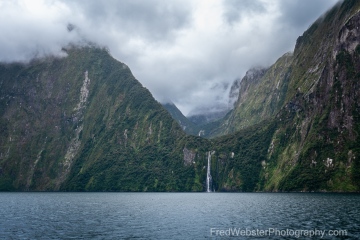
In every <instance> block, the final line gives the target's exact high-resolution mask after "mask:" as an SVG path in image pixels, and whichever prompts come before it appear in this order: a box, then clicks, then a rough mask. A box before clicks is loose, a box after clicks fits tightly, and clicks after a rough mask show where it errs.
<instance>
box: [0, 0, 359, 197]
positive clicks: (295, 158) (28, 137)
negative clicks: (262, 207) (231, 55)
mask: <svg viewBox="0 0 360 240" xmlns="http://www.w3.org/2000/svg"><path fill="white" fill-rule="evenodd" d="M359 9H360V2H359V1H355V0H345V1H343V2H341V3H339V4H338V5H336V6H335V7H334V8H333V9H331V10H330V11H329V12H327V13H326V14H325V15H324V16H322V17H321V18H319V19H318V20H317V21H316V22H315V23H314V24H313V25H312V26H311V27H310V28H309V29H308V30H307V31H306V32H305V33H304V34H303V35H302V36H301V37H299V38H298V40H297V43H296V47H295V50H294V52H293V53H292V54H285V55H284V56H282V57H281V58H280V59H279V60H278V61H277V62H276V63H275V64H274V65H272V66H270V67H269V68H267V69H261V68H258V69H253V70H250V71H249V72H248V73H247V74H246V76H245V77H244V79H243V80H242V81H241V83H240V90H239V98H238V100H237V102H236V104H235V108H234V109H233V111H232V112H230V113H229V114H228V115H227V116H226V117H225V118H224V119H223V120H220V121H217V122H216V124H214V125H212V127H211V128H209V129H210V130H211V131H212V134H213V136H220V137H216V138H213V139H211V140H208V139H204V138H201V137H196V136H187V135H186V134H185V133H184V131H183V130H182V128H181V126H180V125H179V124H178V123H177V122H176V121H175V120H173V119H172V117H171V116H170V114H169V113H168V112H167V111H166V110H165V108H164V107H163V106H162V105H161V104H160V103H158V102H157V101H156V100H155V99H154V98H153V97H152V95H151V93H150V92H149V91H148V90H147V89H146V88H144V87H143V86H142V85H141V84H140V83H139V82H138V81H137V80H136V79H135V78H134V77H133V75H132V73H131V71H130V69H129V68H128V67H127V66H126V65H125V64H123V63H121V62H118V61H117V60H115V59H114V58H112V57H111V56H110V54H109V53H108V51H106V50H105V49H102V48H99V47H96V46H91V45H88V46H82V47H79V46H69V47H66V48H64V51H65V52H66V53H67V56H66V57H63V58H56V57H48V58H44V59H35V60H33V61H31V62H29V63H26V64H24V63H23V64H20V63H8V64H5V63H3V64H1V65H0V190H12V191H14V190H16V191H30V190H35V191H44V190H48V191H56V190H61V191H205V189H206V175H207V169H206V168H207V159H208V156H209V152H210V153H211V156H210V162H211V171H210V173H211V176H212V178H211V179H212V184H211V188H212V189H214V190H216V191H359V189H360V139H359V133H360V132H359V131H360V115H359V111H360V106H359V100H358V99H359V94H360V93H359V90H360V89H359V79H360V61H359V56H360V45H359V42H360V41H359V40H360V31H359V26H360V13H359ZM224 134H226V135H224ZM221 135H222V136H221Z"/></svg>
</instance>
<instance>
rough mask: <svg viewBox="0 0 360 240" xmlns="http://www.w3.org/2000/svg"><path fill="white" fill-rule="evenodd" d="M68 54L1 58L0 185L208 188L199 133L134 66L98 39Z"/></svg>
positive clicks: (26, 187)
mask: <svg viewBox="0 0 360 240" xmlns="http://www.w3.org/2000/svg"><path fill="white" fill-rule="evenodd" d="M64 51H65V52H66V53H67V55H68V56H67V57H64V58H55V57H49V58H46V59H37V60H33V61H31V62H30V63H27V64H20V63H19V64H18V63H13V64H1V65H0V86H1V88H0V121H1V123H0V126H1V129H0V132H1V134H0V146H1V148H0V189H1V190H20V191H23V190H66V191H69V190H71V191H74V190H76V191H83V190H87V191H115V190H116V191H192V190H193V191H202V190H203V188H204V186H203V184H204V183H203V182H201V181H200V180H201V179H205V177H204V176H202V177H199V176H197V174H206V170H203V169H202V167H203V165H202V164H201V163H202V162H201V161H199V162H197V164H195V163H193V161H197V159H198V157H197V156H195V153H193V152H191V150H188V149H187V148H186V147H187V146H191V144H192V143H191V142H192V141H198V140H197V139H196V138H189V137H187V136H186V135H185V134H184V132H183V131H182V129H181V128H180V126H179V125H178V124H177V123H176V122H175V121H174V120H173V119H172V118H171V116H170V115H169V114H168V112H167V111H166V110H165V109H164V108H163V107H162V106H161V104H160V103H158V102H157V101H156V100H155V99H154V98H153V97H152V95H151V93H150V92H149V91H148V90H147V89H146V88H144V87H143V86H142V85H141V84H140V83H139V82H138V81H137V80H136V79H135V78H134V77H133V75H132V73H131V71H130V69H129V68H128V67H127V66H126V65H125V64H123V63H121V62H118V61H116V60H115V59H113V58H112V57H111V56H110V55H109V53H108V52H107V51H106V50H105V49H101V48H99V47H96V46H86V47H69V48H66V49H64ZM200 142H203V141H202V140H201V141H200ZM202 146H203V147H204V148H205V150H206V143H203V144H202ZM196 148H197V149H199V148H200V147H198V146H196ZM205 150H204V152H205ZM185 154H188V155H187V157H184V155H185ZM204 163H205V158H204ZM196 169H199V170H198V171H196V174H195V170H196Z"/></svg>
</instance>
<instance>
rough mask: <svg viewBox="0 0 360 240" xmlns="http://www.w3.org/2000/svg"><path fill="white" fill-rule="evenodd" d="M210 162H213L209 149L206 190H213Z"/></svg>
mask: <svg viewBox="0 0 360 240" xmlns="http://www.w3.org/2000/svg"><path fill="white" fill-rule="evenodd" d="M210 162H211V152H210V151H209V152H208V164H207V174H206V192H211V174H210Z"/></svg>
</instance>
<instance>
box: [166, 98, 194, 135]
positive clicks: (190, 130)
mask: <svg viewBox="0 0 360 240" xmlns="http://www.w3.org/2000/svg"><path fill="white" fill-rule="evenodd" d="M162 105H163V107H164V108H165V109H166V110H167V111H168V112H169V113H170V115H171V116H172V117H173V119H174V120H175V121H177V122H178V123H179V125H180V126H181V128H182V129H183V130H184V131H185V132H186V133H187V134H190V135H195V136H197V135H198V134H199V128H198V126H197V125H195V124H194V123H193V122H191V121H190V120H189V119H187V118H186V117H185V116H184V115H183V114H182V112H181V111H180V110H179V109H178V108H177V107H176V105H175V104H174V103H164V104H162Z"/></svg>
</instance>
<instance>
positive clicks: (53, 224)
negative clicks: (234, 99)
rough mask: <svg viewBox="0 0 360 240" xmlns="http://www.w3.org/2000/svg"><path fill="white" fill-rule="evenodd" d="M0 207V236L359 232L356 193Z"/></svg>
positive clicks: (9, 197) (161, 197)
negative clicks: (270, 230)
mask: <svg viewBox="0 0 360 240" xmlns="http://www.w3.org/2000/svg"><path fill="white" fill-rule="evenodd" d="M0 204H1V208H0V216H1V218H0V238H1V239H2V238H5V239H8V238H10V239H11V238H13V239H48V238H56V239H59V238H67V239H68V238H74V239H89V238H92V239H123V238H140V239H203V238H209V237H215V238H221V237H222V236H224V237H226V236H228V233H229V232H230V231H232V232H233V234H234V233H235V234H236V231H239V230H244V234H245V233H246V232H245V230H247V231H248V233H250V232H249V231H258V232H257V234H259V233H260V232H259V231H266V230H268V231H269V229H273V230H277V231H278V234H280V233H281V232H280V231H283V232H282V233H285V231H288V232H287V234H288V235H287V238H288V239H294V238H296V237H295V236H294V235H289V234H290V233H292V232H291V231H295V230H303V231H305V230H307V231H310V230H315V229H316V230H321V231H327V232H326V234H325V235H324V239H331V238H332V237H330V236H329V235H328V233H329V232H328V231H329V230H346V234H347V238H349V237H350V238H355V237H360V195H356V194H325V193H324V194H320V193H313V194H309V193H211V194H209V193H0ZM216 231H217V232H216ZM234 231H235V232H234ZM289 231H290V232H289ZM252 233H254V232H252ZM268 233H269V232H268ZM298 233H299V232H298ZM303 233H304V232H303ZM335 233H336V232H335ZM274 234H275V233H273V234H272V235H270V236H269V235H265V239H268V238H274V239H277V238H279V236H275V235H274ZM308 236H309V235H308ZM258 237H260V236H259V235H252V237H251V239H257V238H258ZM304 238H306V237H305V236H302V237H301V239H304ZM316 238H319V236H317V237H316ZM344 238H346V237H344ZM262 239H264V237H263V238H262Z"/></svg>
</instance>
